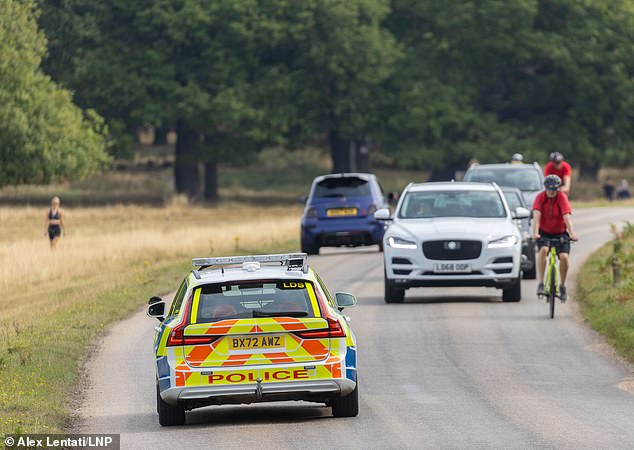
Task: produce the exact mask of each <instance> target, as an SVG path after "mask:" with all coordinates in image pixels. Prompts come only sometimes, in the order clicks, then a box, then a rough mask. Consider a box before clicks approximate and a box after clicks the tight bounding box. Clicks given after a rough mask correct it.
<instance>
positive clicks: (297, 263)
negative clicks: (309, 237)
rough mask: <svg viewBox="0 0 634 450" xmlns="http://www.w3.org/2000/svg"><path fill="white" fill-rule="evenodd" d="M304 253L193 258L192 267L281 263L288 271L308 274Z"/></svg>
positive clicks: (201, 268) (200, 268) (204, 267)
mask: <svg viewBox="0 0 634 450" xmlns="http://www.w3.org/2000/svg"><path fill="white" fill-rule="evenodd" d="M307 259H308V257H307V255H306V253H279V254H273V255H244V256H218V257H215V258H193V259H192V266H194V267H198V268H199V269H198V270H203V269H206V268H207V267H211V266H221V267H224V266H231V265H235V264H242V263H245V262H259V263H276V262H277V263H281V265H286V267H288V270H301V271H302V272H304V273H308V262H307Z"/></svg>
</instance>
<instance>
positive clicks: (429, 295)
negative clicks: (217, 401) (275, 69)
mask: <svg viewBox="0 0 634 450" xmlns="http://www.w3.org/2000/svg"><path fill="white" fill-rule="evenodd" d="M623 220H634V209H616V208H610V209H600V210H582V211H578V212H576V213H575V215H574V222H575V225H576V230H577V233H578V234H579V236H580V238H581V240H580V242H579V243H578V244H576V245H575V246H574V247H573V251H572V252H573V253H572V258H573V271H575V268H576V267H578V265H579V263H580V262H581V261H582V260H583V259H585V258H586V257H587V256H589V255H590V253H591V252H592V251H593V250H595V249H596V248H598V247H599V246H600V245H601V244H602V243H603V242H605V241H606V240H608V239H609V238H610V231H609V223H618V222H620V221H623ZM324 253H326V254H322V255H320V256H319V257H311V259H310V263H311V264H312V265H313V266H314V267H315V268H316V269H317V270H318V271H319V272H320V273H321V275H322V276H323V278H324V279H325V281H326V282H327V283H328V285H329V286H330V287H331V288H332V290H333V291H347V292H352V293H354V294H355V295H357V297H358V299H359V305H358V306H357V307H356V308H354V309H350V310H349V312H348V314H349V316H350V317H351V318H352V326H353V327H354V330H355V332H356V334H357V339H358V344H359V379H360V385H359V386H360V387H359V389H360V414H359V416H358V417H356V418H349V419H335V418H333V417H331V415H330V409H329V408H326V407H322V406H320V405H317V404H311V403H303V402H288V403H271V404H260V405H243V406H221V407H218V406H215V407H209V408H203V409H199V410H195V411H192V412H190V413H188V416H187V421H188V425H186V426H184V427H173V428H162V427H161V426H160V425H159V424H158V416H157V414H156V404H155V390H154V389H155V388H154V372H153V367H152V336H153V332H154V330H153V328H154V326H155V323H154V322H153V321H151V320H150V319H149V318H148V317H146V316H145V314H144V311H139V312H138V313H136V314H134V315H133V316H132V317H130V318H129V319H128V320H125V321H123V322H121V323H119V324H117V325H115V326H114V327H113V328H112V330H111V332H110V333H109V334H108V335H107V336H105V338H104V339H103V342H102V343H101V345H100V348H99V351H98V352H97V354H96V356H95V357H94V358H93V359H92V360H91V361H90V362H89V364H88V368H87V382H86V384H87V387H86V388H85V392H84V393H83V395H82V396H81V398H82V405H81V407H80V409H79V411H78V414H79V419H78V421H77V424H76V427H75V428H76V430H77V431H78V432H83V433H121V448H124V449H154V448H187V449H203V448H222V449H224V448H258V449H268V448H320V449H323V448H434V449H440V448H442V449H448V448H481V449H495V448H499V449H516V448H522V449H524V448H562V449H564V448H565V449H632V448H634V371H633V369H632V367H631V366H628V365H626V364H625V363H623V362H620V361H618V359H616V358H615V357H614V356H612V355H611V354H610V351H609V348H608V347H607V346H606V345H605V344H603V343H602V341H601V339H600V338H598V337H597V336H596V335H595V333H593V332H592V331H590V330H588V328H587V327H586V326H585V325H583V324H582V323H581V320H580V318H579V315H578V312H577V308H576V304H575V303H574V300H569V301H568V303H566V304H565V305H559V304H558V305H557V309H556V317H555V319H554V320H551V319H550V318H548V316H547V305H546V304H545V303H544V302H542V301H540V300H538V299H537V298H536V296H535V294H534V291H535V287H536V285H535V282H530V281H525V282H523V286H522V288H523V294H524V295H523V300H522V301H521V302H520V303H510V304H505V303H502V302H501V298H500V297H501V291H496V290H494V289H486V288H477V289H464V288H460V289H459V288H455V289H454V288H451V289H425V288H421V289H413V290H409V291H408V292H407V295H406V299H405V303H404V304H396V305H387V304H385V303H384V302H383V297H382V295H383V279H382V276H383V273H382V271H383V267H382V259H381V254H379V253H377V252H376V250H375V249H374V248H372V247H368V248H367V249H354V250H349V251H348V250H345V249H333V250H330V251H328V250H327V251H324ZM194 256H200V255H194ZM573 296H574V294H573Z"/></svg>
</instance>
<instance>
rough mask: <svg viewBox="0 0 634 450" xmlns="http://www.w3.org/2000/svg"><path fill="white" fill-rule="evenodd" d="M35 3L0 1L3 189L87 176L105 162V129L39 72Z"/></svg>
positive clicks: (41, 48) (41, 49)
mask: <svg viewBox="0 0 634 450" xmlns="http://www.w3.org/2000/svg"><path fill="white" fill-rule="evenodd" d="M45 52H46V39H45V37H44V35H43V34H42V33H40V32H39V31H38V28H37V23H36V19H35V9H34V4H33V2H31V1H16V0H3V1H2V2H0V80H2V84H0V186H4V185H8V184H23V183H49V182H51V181H60V180H67V179H73V178H78V177H82V176H84V175H86V174H88V173H90V172H91V171H93V170H94V169H96V168H97V167H98V166H99V165H100V164H101V163H103V162H105V161H106V159H107V158H106V155H105V152H104V147H105V138H104V133H105V129H104V127H103V121H102V120H101V118H100V117H99V116H98V115H97V114H96V113H95V112H94V111H87V112H86V113H83V112H82V111H81V110H80V109H79V108H78V107H77V106H75V105H74V104H73V103H72V100H71V94H70V92H68V91H66V90H65V89H62V88H60V87H59V86H57V85H56V84H55V83H54V82H53V81H52V80H51V79H50V77H48V76H47V75H45V74H43V73H42V72H41V70H40V63H41V60H42V56H43V55H44V54H45Z"/></svg>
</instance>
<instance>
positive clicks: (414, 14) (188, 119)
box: [39, 0, 634, 171]
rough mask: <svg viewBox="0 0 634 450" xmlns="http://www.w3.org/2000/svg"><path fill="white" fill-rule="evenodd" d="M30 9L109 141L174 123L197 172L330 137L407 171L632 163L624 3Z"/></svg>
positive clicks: (197, 1)
mask: <svg viewBox="0 0 634 450" xmlns="http://www.w3.org/2000/svg"><path fill="white" fill-rule="evenodd" d="M39 1H40V4H41V5H42V7H43V8H44V11H45V12H47V14H46V16H45V17H43V18H42V24H43V26H44V27H45V29H46V30H47V33H48V35H49V39H50V41H51V45H52V47H51V54H50V58H49V59H48V60H47V64H46V67H47V68H48V69H49V70H51V73H53V74H54V76H55V77H56V78H59V79H61V80H62V81H63V82H64V83H65V84H66V85H68V86H71V87H72V88H73V89H74V91H75V92H76V96H77V99H78V101H79V103H80V104H81V105H83V106H87V105H89V106H91V107H95V108H97V109H98V110H99V112H100V113H102V114H103V115H104V116H105V117H107V118H108V120H109V121H110V120H118V121H119V123H123V124H125V126H119V127H118V128H117V130H119V133H118V134H119V135H122V134H123V133H125V132H130V130H133V129H135V128H136V127H138V126H140V125H142V124H143V123H145V122H150V123H152V124H155V125H163V126H168V127H169V126H171V127H173V126H176V125H177V124H178V122H179V121H182V122H183V123H184V124H186V125H187V127H186V128H185V129H186V130H193V132H194V134H195V135H196V137H195V138H194V139H191V142H196V143H197V144H196V147H197V148H196V150H195V152H194V156H193V158H198V159H201V160H211V161H216V160H220V161H232V160H238V161H239V162H243V161H245V160H249V159H252V158H253V156H254V153H255V152H256V151H258V150H259V149H261V148H263V147H266V146H270V145H273V146H284V147H287V148H289V147H296V146H300V145H304V144H305V143H306V142H307V141H312V140H313V139H314V137H315V136H325V135H328V134H329V133H330V137H331V142H332V137H333V135H334V136H335V137H336V138H337V139H340V140H342V141H343V143H342V145H343V147H344V148H345V147H346V146H347V145H348V144H347V142H348V141H346V140H350V139H358V138H359V137H370V138H371V140H372V141H373V142H374V143H375V144H377V145H378V146H380V147H381V150H382V152H383V153H386V154H389V155H392V156H394V157H395V159H396V161H397V163H398V164H399V165H400V166H405V167H426V168H432V169H446V168H453V169H457V168H460V169H463V168H464V166H465V164H466V163H467V162H468V161H469V160H470V159H474V158H475V159H478V160H480V161H482V162H493V161H500V160H505V159H508V157H509V155H510V154H512V153H514V152H516V151H520V152H522V153H524V154H525V157H526V159H527V160H534V159H536V160H541V161H544V160H545V158H546V156H547V154H548V153H549V152H550V151H553V150H559V151H562V152H563V153H564V154H565V155H566V156H567V159H569V160H570V161H572V162H573V163H574V164H581V165H582V166H583V167H591V168H594V170H595V171H596V169H597V168H598V167H599V166H600V165H601V164H604V163H606V162H608V163H617V164H629V163H630V162H631V158H630V156H629V155H630V154H631V151H632V150H633V149H632V142H634V139H633V138H634V135H633V133H634V127H632V126H631V124H632V121H633V117H632V114H633V113H632V111H633V110H634V108H633V107H634V82H633V81H632V80H634V46H632V45H631V43H632V42H633V41H634V6H632V3H631V1H629V0H612V1H610V2H605V1H602V0H587V1H584V2H579V1H577V0H552V1H548V2H537V1H535V0H509V1H505V2H502V1H499V0H479V1H475V0H469V1H464V0H446V1H443V2H438V1H436V0H393V1H387V0H347V1H343V0H304V1H301V2H298V1H291V0H224V1H220V0H214V1H203V0H179V1H174V0H158V1H150V0H141V1H137V2H127V1H124V0H113V1H111V2H93V1H89V0H39ZM59 24H67V25H68V26H66V27H60V26H59ZM333 156H335V154H334V153H333Z"/></svg>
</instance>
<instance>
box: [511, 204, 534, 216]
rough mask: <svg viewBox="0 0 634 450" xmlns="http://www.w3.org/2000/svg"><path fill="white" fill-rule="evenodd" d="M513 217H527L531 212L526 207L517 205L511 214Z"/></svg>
mask: <svg viewBox="0 0 634 450" xmlns="http://www.w3.org/2000/svg"><path fill="white" fill-rule="evenodd" d="M511 216H512V217H513V219H528V218H529V217H530V216H531V212H530V211H529V210H528V209H526V208H522V207H521V206H518V207H517V208H515V211H514V212H513V213H512V214H511Z"/></svg>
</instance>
